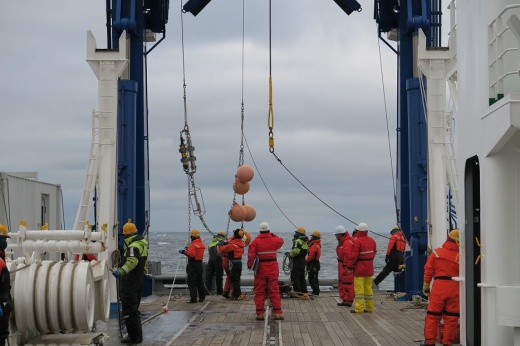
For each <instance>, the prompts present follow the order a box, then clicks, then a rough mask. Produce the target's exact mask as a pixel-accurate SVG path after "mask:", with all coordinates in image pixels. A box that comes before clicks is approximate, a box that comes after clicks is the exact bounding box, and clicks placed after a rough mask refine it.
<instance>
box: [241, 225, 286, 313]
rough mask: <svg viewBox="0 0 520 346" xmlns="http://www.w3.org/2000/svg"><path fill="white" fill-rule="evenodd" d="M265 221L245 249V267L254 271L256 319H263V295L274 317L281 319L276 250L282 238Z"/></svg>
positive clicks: (279, 246)
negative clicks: (266, 296)
mask: <svg viewBox="0 0 520 346" xmlns="http://www.w3.org/2000/svg"><path fill="white" fill-rule="evenodd" d="M270 230H271V228H270V226H269V224H268V223H267V222H262V223H261V224H260V227H259V231H260V234H259V235H258V236H257V237H256V238H255V239H254V240H253V241H252V242H251V244H250V245H249V250H248V251H247V268H248V269H253V271H254V273H255V279H254V283H253V285H254V287H253V290H254V292H255V305H256V320H257V321H263V320H264V319H265V308H264V304H265V295H266V293H268V294H269V300H270V301H271V305H272V307H273V313H274V319H275V320H283V319H284V317H283V313H282V301H281V295H280V287H279V286H278V276H279V270H278V260H277V258H276V252H277V251H278V250H279V249H280V248H281V247H282V245H283V239H282V238H280V237H278V236H276V235H274V234H272V233H271V232H270Z"/></svg>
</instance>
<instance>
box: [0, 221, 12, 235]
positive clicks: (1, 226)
mask: <svg viewBox="0 0 520 346" xmlns="http://www.w3.org/2000/svg"><path fill="white" fill-rule="evenodd" d="M7 233H9V231H8V230H7V227H5V225H4V224H1V223H0V237H6V238H11V237H10V236H8V235H7Z"/></svg>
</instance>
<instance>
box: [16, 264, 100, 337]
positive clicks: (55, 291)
mask: <svg viewBox="0 0 520 346" xmlns="http://www.w3.org/2000/svg"><path fill="white" fill-rule="evenodd" d="M25 266H26V265H25V264H19V265H18V268H17V269H22V268H24V267H25ZM12 285H13V293H14V295H13V298H14V299H13V300H14V316H15V319H16V326H17V329H18V331H19V332H22V333H23V332H27V331H32V332H40V333H58V332H60V331H72V330H76V331H87V330H92V327H93V325H94V304H92V302H93V301H94V293H95V291H94V290H95V289H94V276H93V272H92V267H91V265H90V263H89V262H85V261H82V262H80V263H79V264H76V263H75V262H69V263H64V262H58V263H55V262H52V261H43V262H42V263H41V264H40V263H33V264H31V265H30V266H29V268H26V269H24V270H20V271H18V272H17V273H16V276H15V277H14V280H13V281H12Z"/></svg>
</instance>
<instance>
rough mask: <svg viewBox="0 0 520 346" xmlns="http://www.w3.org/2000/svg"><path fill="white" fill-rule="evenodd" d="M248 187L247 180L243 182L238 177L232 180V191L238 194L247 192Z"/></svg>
mask: <svg viewBox="0 0 520 346" xmlns="http://www.w3.org/2000/svg"><path fill="white" fill-rule="evenodd" d="M250 187H251V186H250V185H249V183H247V182H246V183H243V182H241V181H240V180H238V179H235V181H233V191H235V192H236V193H238V194H239V195H243V194H245V193H247V191H249V188H250Z"/></svg>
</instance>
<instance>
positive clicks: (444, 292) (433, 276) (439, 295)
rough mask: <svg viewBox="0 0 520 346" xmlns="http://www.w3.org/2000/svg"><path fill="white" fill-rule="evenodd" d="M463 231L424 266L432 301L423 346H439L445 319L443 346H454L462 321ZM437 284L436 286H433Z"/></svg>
mask: <svg viewBox="0 0 520 346" xmlns="http://www.w3.org/2000/svg"><path fill="white" fill-rule="evenodd" d="M458 243H459V230H458V229H454V230H453V231H451V232H450V233H449V234H448V238H447V239H446V241H445V242H444V244H442V247H440V248H437V249H435V250H433V252H432V253H431V255H430V257H428V260H427V261H426V265H425V266H424V284H423V294H424V295H425V296H430V297H429V302H428V310H427V311H426V318H425V320H424V343H422V345H423V346H429V345H435V339H436V336H437V329H438V327H439V323H440V321H441V319H442V318H444V332H443V335H442V343H443V345H448V346H449V345H453V341H454V339H455V335H456V333H457V325H458V320H459V315H460V313H459V311H460V310H459V283H458V282H457V281H454V280H452V278H453V277H458V276H459V245H458ZM432 280H434V284H433V285H431V292H430V284H431V282H432Z"/></svg>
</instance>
